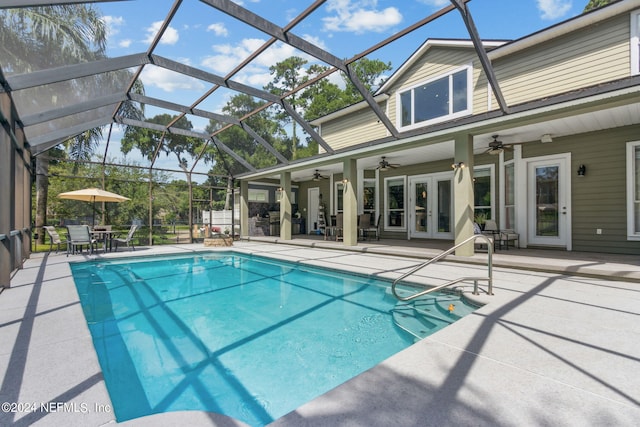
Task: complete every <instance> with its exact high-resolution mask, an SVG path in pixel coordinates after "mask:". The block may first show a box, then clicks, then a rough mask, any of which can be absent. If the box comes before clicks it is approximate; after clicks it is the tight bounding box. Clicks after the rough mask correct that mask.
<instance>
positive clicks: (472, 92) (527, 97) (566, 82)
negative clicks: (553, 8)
mask: <svg viewBox="0 0 640 427" xmlns="http://www.w3.org/2000/svg"><path fill="white" fill-rule="evenodd" d="M483 47H484V49H485V51H486V52H487V56H488V59H489V60H490V62H491V65H492V69H493V73H494V75H495V81H497V83H498V88H494V87H492V85H491V84H490V82H491V79H490V78H488V76H487V74H486V69H485V68H484V67H483V66H482V64H481V61H480V58H479V56H478V54H477V53H476V51H475V49H474V46H473V44H472V42H471V41H469V40H443V39H431V40H427V41H426V42H425V43H424V44H423V45H422V46H420V47H419V49H418V50H417V51H416V52H415V53H414V54H413V55H411V57H409V58H408V59H407V61H406V62H405V63H404V64H403V65H402V66H401V67H400V68H399V69H398V70H397V72H395V73H394V74H393V75H392V76H391V77H390V78H389V79H388V80H387V81H386V83H385V84H384V86H382V87H381V88H380V89H379V90H378V91H377V93H376V94H375V96H374V99H375V100H376V102H377V104H378V106H379V107H380V109H381V110H382V111H384V113H385V115H386V116H387V117H388V119H389V120H390V122H391V123H392V124H393V125H394V126H395V128H396V129H397V131H398V133H399V137H398V136H394V135H391V134H390V132H389V129H388V128H387V127H386V126H385V125H384V123H381V121H380V118H379V117H378V116H376V114H375V113H374V112H373V111H372V110H371V109H370V108H368V107H369V106H368V104H367V103H366V102H363V103H361V104H357V105H353V106H351V107H348V108H345V109H343V110H340V111H338V112H335V113H333V114H330V115H328V116H325V117H322V118H320V119H318V120H316V121H314V122H312V124H313V125H315V126H317V129H318V132H319V134H320V135H321V136H322V138H324V140H325V141H326V142H327V143H328V144H329V145H330V146H331V147H332V148H333V149H334V150H335V154H334V155H333V156H331V157H330V159H329V160H320V161H316V163H313V164H312V163H307V164H303V165H295V166H291V165H289V166H287V167H283V168H282V169H280V170H279V171H278V173H279V175H273V174H271V175H270V176H269V177H270V178H275V181H274V182H275V183H276V185H279V191H282V192H283V194H284V195H285V197H281V198H280V203H281V230H280V232H281V237H282V238H291V234H290V227H288V225H289V223H288V222H287V221H288V220H287V218H288V217H290V216H291V214H296V212H290V204H291V202H290V201H289V200H288V199H287V197H286V194H287V190H288V189H289V190H290V187H291V182H292V181H294V182H295V184H296V186H297V200H296V204H297V206H298V209H300V210H301V211H303V212H302V216H303V217H306V218H307V224H306V230H307V231H308V232H314V229H315V228H317V218H318V206H324V207H325V209H326V212H324V213H325V215H331V214H336V213H343V214H344V216H345V239H344V242H345V244H346V245H354V244H357V225H356V222H357V219H356V218H357V215H358V214H360V213H363V212H367V213H371V214H372V215H373V217H374V218H377V217H380V220H381V225H380V231H381V236H382V237H383V238H384V237H393V238H406V239H448V240H453V241H455V242H460V241H462V240H464V239H465V238H467V237H469V236H470V235H472V234H473V222H474V221H479V222H482V220H483V219H485V218H486V219H493V220H495V221H496V222H497V223H498V225H499V227H500V228H501V229H513V230H515V232H516V233H517V234H519V237H520V239H519V244H520V246H521V247H545V248H556V249H563V250H577V251H598V252H611V253H637V252H638V251H640V178H639V177H640V169H639V168H640V161H639V160H640V1H637V0H627V1H620V2H616V3H613V4H610V5H609V6H606V7H603V8H600V9H597V10H595V11H592V12H590V13H586V14H583V15H581V16H579V17H576V18H573V19H571V20H568V21H565V22H563V23H560V24H557V25H554V26H552V27H550V28H547V29H545V30H542V31H539V32H537V33H534V34H531V35H529V36H527V37H524V38H522V39H519V40H515V41H484V42H483ZM500 97H502V98H503V99H504V103H505V104H506V105H501V103H500ZM490 144H491V145H490ZM492 146H493V149H491V147H492ZM336 159H337V160H336ZM382 162H387V163H388V164H390V165H389V166H387V167H381V166H385V165H384V164H383V163H382ZM313 169H316V170H320V171H323V170H326V171H328V172H327V173H325V174H326V175H328V176H327V178H326V179H324V180H320V181H317V180H310V179H309V178H308V176H309V175H310V174H311V172H310V171H312V170H313ZM305 175H307V179H304V176H305ZM249 178H250V179H251V180H255V179H257V178H260V177H259V176H258V175H255V176H252V177H248V178H247V179H249ZM262 178H266V176H263V177H262ZM247 182H248V181H247V180H244V181H243V186H242V187H241V188H242V191H241V195H242V196H244V197H246V194H247V192H248V184H247ZM287 209H289V211H288V210H287ZM244 212H246V208H245V209H244ZM245 217H246V215H245ZM243 221H246V218H244V219H243ZM243 228H244V229H245V230H246V229H247V227H243ZM287 228H289V230H288V231H287ZM472 252H473V248H472V245H471V246H470V247H469V248H467V249H465V250H462V251H460V254H470V253H472Z"/></svg>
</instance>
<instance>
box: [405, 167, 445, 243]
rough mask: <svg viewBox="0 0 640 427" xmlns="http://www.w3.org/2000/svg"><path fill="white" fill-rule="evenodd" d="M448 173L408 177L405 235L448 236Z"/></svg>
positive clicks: (428, 237) (429, 237)
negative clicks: (407, 211)
mask: <svg viewBox="0 0 640 427" xmlns="http://www.w3.org/2000/svg"><path fill="white" fill-rule="evenodd" d="M451 179H452V174H451V173H450V172H449V173H444V174H443V173H439V174H429V175H419V176H413V177H409V237H410V238H411V237H413V238H425V239H434V238H436V239H451V238H453V230H452V226H451V221H452V212H453V194H452V193H453V190H452V182H451Z"/></svg>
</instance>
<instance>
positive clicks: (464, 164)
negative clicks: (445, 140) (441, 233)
mask: <svg viewBox="0 0 640 427" xmlns="http://www.w3.org/2000/svg"><path fill="white" fill-rule="evenodd" d="M453 162H454V165H455V166H456V167H455V169H454V175H453V194H454V195H455V197H454V204H453V225H454V233H455V244H456V245H457V244H458V243H460V242H462V241H464V240H465V239H467V238H469V237H471V236H472V235H473V208H474V202H473V137H472V136H471V135H468V134H462V135H457V136H456V138H455V148H454V160H453ZM473 254H474V249H473V243H472V242H469V244H467V245H464V246H462V247H460V248H458V249H457V250H456V255H459V256H472V255H473Z"/></svg>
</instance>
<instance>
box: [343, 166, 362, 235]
mask: <svg viewBox="0 0 640 427" xmlns="http://www.w3.org/2000/svg"><path fill="white" fill-rule="evenodd" d="M342 178H343V191H344V197H343V199H342V200H343V205H344V206H343V208H344V210H343V212H342V218H343V227H344V228H343V242H344V245H345V246H356V245H357V244H358V199H357V197H356V195H357V194H358V191H357V190H358V185H357V183H358V166H357V162H356V160H355V159H350V160H345V161H344V165H343V174H342Z"/></svg>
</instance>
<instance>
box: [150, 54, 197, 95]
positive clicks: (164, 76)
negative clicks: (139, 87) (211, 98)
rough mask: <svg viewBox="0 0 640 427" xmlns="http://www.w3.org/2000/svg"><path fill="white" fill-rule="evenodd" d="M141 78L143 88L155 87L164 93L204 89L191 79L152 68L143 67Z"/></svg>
mask: <svg viewBox="0 0 640 427" xmlns="http://www.w3.org/2000/svg"><path fill="white" fill-rule="evenodd" d="M180 62H183V63H188V62H189V61H186V60H184V59H181V60H180ZM141 78H142V81H143V82H144V85H145V86H155V87H158V88H160V89H162V90H164V91H165V92H173V91H176V90H196V91H201V90H203V89H204V88H205V86H204V84H203V83H202V82H200V81H199V80H196V79H194V78H193V77H189V76H185V75H184V74H180V73H174V72H173V71H170V70H167V69H165V68H160V67H154V66H146V67H144V69H143V70H142V76H141Z"/></svg>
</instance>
